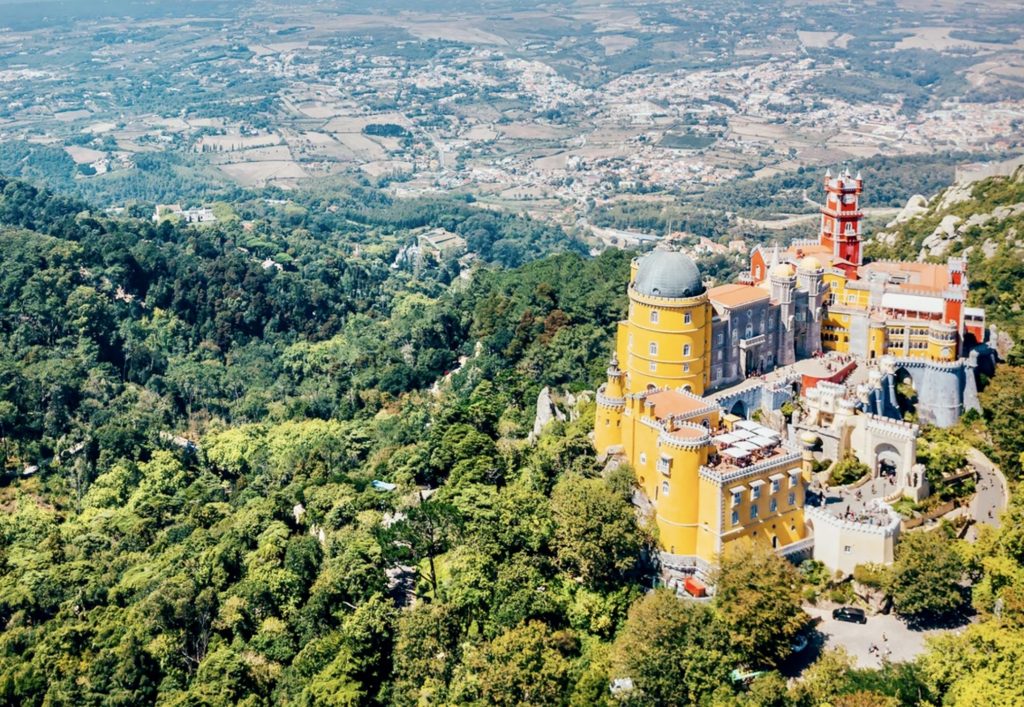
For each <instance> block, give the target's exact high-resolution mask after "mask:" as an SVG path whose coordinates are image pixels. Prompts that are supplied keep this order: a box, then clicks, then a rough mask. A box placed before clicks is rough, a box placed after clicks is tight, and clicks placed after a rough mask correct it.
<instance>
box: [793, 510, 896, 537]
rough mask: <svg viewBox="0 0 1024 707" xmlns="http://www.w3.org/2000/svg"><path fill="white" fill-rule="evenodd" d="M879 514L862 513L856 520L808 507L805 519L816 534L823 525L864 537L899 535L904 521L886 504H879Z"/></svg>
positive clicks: (805, 511)
mask: <svg viewBox="0 0 1024 707" xmlns="http://www.w3.org/2000/svg"><path fill="white" fill-rule="evenodd" d="M879 506H880V508H879V510H878V512H877V513H862V514H860V515H858V516H855V517H854V518H845V517H842V516H838V515H835V514H833V513H831V512H829V511H828V510H827V509H826V508H821V507H818V506H808V507H807V508H805V509H804V518H805V519H806V520H807V521H808V522H809V523H810V524H811V525H813V526H814V527H815V530H816V531H817V532H816V534H820V531H819V530H818V529H819V528H820V526H821V525H828V526H831V527H832V528H834V529H836V530H844V531H847V532H851V533H859V534H862V535H876V536H880V537H885V538H890V537H895V536H897V535H899V532H900V526H901V524H902V520H901V519H900V517H899V516H898V515H897V514H896V513H895V512H894V511H893V510H892V508H891V507H890V506H889V505H888V504H885V503H882V502H879Z"/></svg>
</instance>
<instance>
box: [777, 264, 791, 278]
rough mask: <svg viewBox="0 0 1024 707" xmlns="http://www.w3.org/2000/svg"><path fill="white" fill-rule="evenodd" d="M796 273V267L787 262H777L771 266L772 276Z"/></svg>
mask: <svg viewBox="0 0 1024 707" xmlns="http://www.w3.org/2000/svg"><path fill="white" fill-rule="evenodd" d="M794 275H796V268H794V267H793V266H792V265H790V264H789V263H779V264H778V265H776V266H775V267H774V268H772V277H793V276H794Z"/></svg>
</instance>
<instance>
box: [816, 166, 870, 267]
mask: <svg viewBox="0 0 1024 707" xmlns="http://www.w3.org/2000/svg"><path fill="white" fill-rule="evenodd" d="M863 191H864V180H862V179H861V177H860V174H857V176H856V177H851V176H850V171H849V170H846V173H845V174H840V175H839V176H838V177H833V176H832V172H831V171H828V172H825V205H824V206H822V207H821V234H820V236H819V238H818V242H819V243H821V245H823V246H827V247H829V248H831V249H832V256H833V257H834V258H835V259H836V261H837V262H836V263H835V265H836V267H839V268H842V269H843V270H846V271H847V274H848V276H850V277H852V278H855V277H856V276H857V268H858V267H860V265H862V264H863V263H862V260H861V252H860V222H861V219H863V218H864V212H863V211H861V210H860V195H861V193H862V192H863Z"/></svg>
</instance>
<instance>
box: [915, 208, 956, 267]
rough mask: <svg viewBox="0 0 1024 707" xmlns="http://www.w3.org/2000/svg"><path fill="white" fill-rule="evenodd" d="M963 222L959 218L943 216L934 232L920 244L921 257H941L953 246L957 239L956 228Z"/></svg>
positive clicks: (951, 215) (950, 215)
mask: <svg viewBox="0 0 1024 707" xmlns="http://www.w3.org/2000/svg"><path fill="white" fill-rule="evenodd" d="M962 221H963V219H962V218H960V217H959V216H954V215H953V214H949V215H948V216H943V217H942V221H940V222H939V225H938V226H936V227H935V230H934V231H932V232H931V234H930V235H929V236H928V237H927V238H925V239H924V242H923V243H921V255H922V256H931V257H933V258H937V257H939V256H942V255H944V254H945V253H946V251H948V250H949V248H950V246H951V245H953V241H954V240H956V237H957V226H959V225H960V223H961V222H962Z"/></svg>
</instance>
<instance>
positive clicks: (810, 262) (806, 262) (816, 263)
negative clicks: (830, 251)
mask: <svg viewBox="0 0 1024 707" xmlns="http://www.w3.org/2000/svg"><path fill="white" fill-rule="evenodd" d="M800 269H801V270H806V271H808V272H817V271H818V270H821V261H820V260H818V259H817V258H815V257H814V256H813V255H808V256H807V257H806V258H804V259H803V260H801V261H800Z"/></svg>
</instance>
